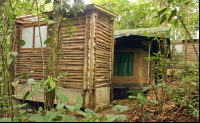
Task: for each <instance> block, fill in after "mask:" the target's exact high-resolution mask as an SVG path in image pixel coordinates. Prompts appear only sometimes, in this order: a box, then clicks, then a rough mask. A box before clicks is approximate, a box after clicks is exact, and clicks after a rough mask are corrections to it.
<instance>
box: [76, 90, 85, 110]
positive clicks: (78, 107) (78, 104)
mask: <svg viewBox="0 0 200 123" xmlns="http://www.w3.org/2000/svg"><path fill="white" fill-rule="evenodd" d="M82 104H83V97H82V96H81V94H78V96H77V98H76V104H75V108H76V109H77V110H79V109H80V108H81V106H82Z"/></svg>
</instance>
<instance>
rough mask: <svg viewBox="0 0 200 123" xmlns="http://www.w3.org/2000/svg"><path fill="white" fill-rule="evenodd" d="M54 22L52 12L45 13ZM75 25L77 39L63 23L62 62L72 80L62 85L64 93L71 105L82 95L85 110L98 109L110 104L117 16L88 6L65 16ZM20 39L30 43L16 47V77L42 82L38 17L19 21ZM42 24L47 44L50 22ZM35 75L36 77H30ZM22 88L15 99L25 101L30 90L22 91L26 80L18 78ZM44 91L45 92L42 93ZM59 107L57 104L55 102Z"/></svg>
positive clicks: (37, 96) (45, 47)
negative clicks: (100, 106)
mask: <svg viewBox="0 0 200 123" xmlns="http://www.w3.org/2000/svg"><path fill="white" fill-rule="evenodd" d="M44 14H46V15H48V16H49V18H50V19H51V18H52V12H45V13H44ZM64 17H67V18H68V19H69V20H70V21H71V22H72V26H74V27H76V28H77V29H78V30H74V31H72V32H73V36H72V37H69V36H68V35H66V29H68V28H69V24H68V23H67V22H66V21H64V20H63V22H62V34H63V41H64V42H63V48H62V54H63V56H64V58H63V59H61V61H60V64H61V72H63V73H64V72H68V73H69V74H70V76H68V77H67V79H63V80H61V82H60V85H61V86H62V87H64V88H63V89H62V91H63V92H64V93H66V94H67V95H68V97H69V101H68V104H69V105H74V104H75V101H76V96H77V95H78V94H79V93H80V94H82V96H83V100H84V102H83V103H84V104H83V106H82V107H83V108H84V107H90V108H94V107H96V106H97V105H99V104H100V103H105V104H109V102H110V87H111V86H110V85H111V73H112V69H113V68H112V63H113V62H112V60H113V55H112V54H113V51H114V20H112V18H116V17H117V15H116V14H114V13H112V12H109V11H107V10H106V9H103V8H101V7H100V6H97V5H95V4H89V5H87V6H86V9H85V10H84V13H78V14H77V17H74V15H73V14H71V15H68V14H66V13H65V14H64ZM16 23H17V28H16V37H17V39H23V40H25V41H26V44H25V45H24V46H21V45H20V44H18V43H16V51H17V52H18V55H17V57H16V59H15V62H16V63H17V65H15V72H14V73H15V75H17V74H25V75H28V76H29V77H32V78H33V79H35V80H36V81H40V80H41V79H42V56H41V50H40V40H39V37H38V34H39V33H38V22H37V17H35V15H30V16H24V17H19V18H18V20H17V21H16ZM40 23H41V35H42V40H43V41H44V40H45V39H46V38H47V37H49V36H48V34H47V27H48V24H47V23H46V22H42V21H41V22H40ZM48 47H49V46H48V44H47V45H44V44H43V51H44V58H45V66H46V63H47V61H46V60H47V57H48V55H49V51H48ZM30 71H34V73H32V74H31V73H30ZM17 79H18V80H19V84H18V86H17V87H15V89H14V92H15V95H18V94H22V95H20V96H19V97H18V98H19V99H22V97H23V95H24V94H25V92H27V91H28V90H31V89H30V87H26V88H25V89H23V90H20V88H21V87H22V85H23V84H25V83H27V80H26V79H23V78H22V77H21V78H17ZM40 91H43V90H42V89H41V90H40ZM29 100H31V101H37V102H43V101H44V100H43V95H42V94H40V93H36V94H35V95H34V96H33V98H30V99H29ZM55 103H57V102H56V101H55Z"/></svg>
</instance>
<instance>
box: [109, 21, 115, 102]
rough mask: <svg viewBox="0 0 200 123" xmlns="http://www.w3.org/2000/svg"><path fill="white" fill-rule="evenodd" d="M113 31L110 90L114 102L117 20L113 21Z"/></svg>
mask: <svg viewBox="0 0 200 123" xmlns="http://www.w3.org/2000/svg"><path fill="white" fill-rule="evenodd" d="M112 26H113V30H112V51H111V57H112V58H111V90H110V94H111V96H110V98H111V101H113V78H114V46H115V37H114V33H115V20H113V25H112Z"/></svg>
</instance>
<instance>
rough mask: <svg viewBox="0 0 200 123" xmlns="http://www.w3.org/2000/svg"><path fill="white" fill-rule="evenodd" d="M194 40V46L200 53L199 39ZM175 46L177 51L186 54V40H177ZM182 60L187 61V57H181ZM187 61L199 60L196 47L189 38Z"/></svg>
mask: <svg viewBox="0 0 200 123" xmlns="http://www.w3.org/2000/svg"><path fill="white" fill-rule="evenodd" d="M193 41H194V46H195V48H196V50H197V52H198V53H199V39H193ZM175 48H176V51H177V53H183V54H185V48H186V46H185V40H175ZM181 60H184V61H185V58H184V57H183V58H181ZM187 61H188V62H196V61H197V57H196V53H195V50H194V47H193V45H192V42H191V41H190V40H189V39H188V40H187Z"/></svg>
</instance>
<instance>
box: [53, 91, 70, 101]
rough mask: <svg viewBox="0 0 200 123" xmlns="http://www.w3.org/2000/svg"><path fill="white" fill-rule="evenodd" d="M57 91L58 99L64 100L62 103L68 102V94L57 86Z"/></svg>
mask: <svg viewBox="0 0 200 123" xmlns="http://www.w3.org/2000/svg"><path fill="white" fill-rule="evenodd" d="M55 93H56V96H57V97H58V99H59V100H60V101H62V103H64V104H66V103H67V102H68V97H67V95H66V94H64V93H63V92H62V91H61V90H60V89H58V88H55Z"/></svg>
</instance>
